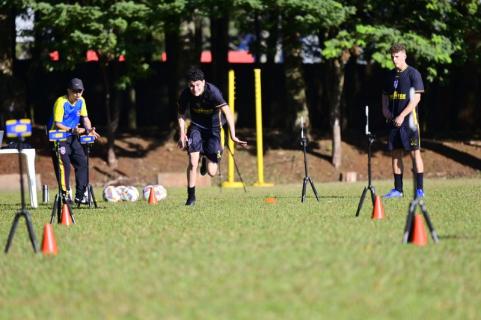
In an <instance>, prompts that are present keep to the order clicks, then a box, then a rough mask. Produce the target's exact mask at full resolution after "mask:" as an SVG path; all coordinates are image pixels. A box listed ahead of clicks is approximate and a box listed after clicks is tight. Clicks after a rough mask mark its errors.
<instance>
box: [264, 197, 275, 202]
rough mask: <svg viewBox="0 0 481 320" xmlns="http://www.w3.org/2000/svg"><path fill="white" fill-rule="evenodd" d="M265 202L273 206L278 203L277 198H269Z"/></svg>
mask: <svg viewBox="0 0 481 320" xmlns="http://www.w3.org/2000/svg"><path fill="white" fill-rule="evenodd" d="M264 201H265V202H266V203H271V204H275V203H277V199H276V197H267V198H265V199H264Z"/></svg>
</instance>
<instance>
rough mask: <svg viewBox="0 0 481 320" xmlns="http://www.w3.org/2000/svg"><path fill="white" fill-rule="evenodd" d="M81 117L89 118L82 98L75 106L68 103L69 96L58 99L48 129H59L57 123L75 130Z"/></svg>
mask: <svg viewBox="0 0 481 320" xmlns="http://www.w3.org/2000/svg"><path fill="white" fill-rule="evenodd" d="M80 117H87V106H86V104H85V99H84V98H80V99H78V100H77V101H76V102H75V103H74V104H72V103H70V101H68V99H67V96H66V95H65V96H61V97H58V98H57V100H56V101H55V104H54V106H53V115H52V117H51V118H50V121H49V123H48V127H49V128H50V130H55V129H57V128H56V126H55V123H56V122H60V123H61V124H63V125H64V126H66V127H69V128H75V127H76V126H77V125H78V124H79V122H80Z"/></svg>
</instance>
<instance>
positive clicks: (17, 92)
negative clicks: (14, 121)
mask: <svg viewBox="0 0 481 320" xmlns="http://www.w3.org/2000/svg"><path fill="white" fill-rule="evenodd" d="M31 2H32V1H27V0H18V1H13V0H0V34H1V35H2V36H1V37H0V123H1V125H2V126H3V123H4V121H5V120H6V118H7V117H8V118H9V117H24V116H25V114H24V113H25V107H26V105H25V104H26V101H25V100H26V99H25V86H24V84H23V83H22V82H21V81H20V80H19V79H18V77H17V76H16V74H15V68H14V66H15V63H14V62H15V59H16V57H15V56H16V27H15V18H16V16H17V15H20V14H23V13H25V12H26V9H27V8H28V6H29V4H30V3H31Z"/></svg>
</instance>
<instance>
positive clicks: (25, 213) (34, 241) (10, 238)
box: [5, 122, 38, 253]
mask: <svg viewBox="0 0 481 320" xmlns="http://www.w3.org/2000/svg"><path fill="white" fill-rule="evenodd" d="M7 128H8V122H7ZM7 131H8V129H7ZM30 133H31V131H30ZM28 135H30V134H28ZM24 141H25V139H24V136H20V139H19V143H17V150H18V165H19V168H20V195H21V199H22V200H21V205H22V207H21V208H20V210H19V211H17V213H16V214H15V218H14V219H13V223H12V227H11V228H10V233H9V234H8V240H7V244H6V246H5V253H8V250H9V249H10V246H11V245H12V241H13V237H14V236H15V232H16V231H17V225H18V220H19V219H20V218H21V217H24V218H25V223H26V225H27V230H28V236H29V237H30V242H31V243H32V248H33V252H35V253H37V252H38V246H37V239H36V237H35V231H34V230H33V225H32V217H31V216H30V212H28V211H27V209H25V192H24V190H23V165H22V158H21V155H20V154H21V153H22V143H23V142H24Z"/></svg>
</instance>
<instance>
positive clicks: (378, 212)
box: [371, 196, 384, 220]
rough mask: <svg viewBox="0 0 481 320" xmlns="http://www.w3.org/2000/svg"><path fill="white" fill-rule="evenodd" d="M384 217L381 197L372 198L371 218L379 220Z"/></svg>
mask: <svg viewBox="0 0 481 320" xmlns="http://www.w3.org/2000/svg"><path fill="white" fill-rule="evenodd" d="M383 218H384V208H383V207H382V202H381V197H380V196H376V197H375V198H374V208H372V216H371V219H375V220H380V219H383Z"/></svg>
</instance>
